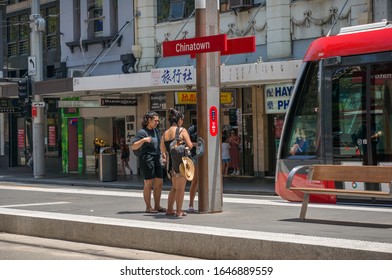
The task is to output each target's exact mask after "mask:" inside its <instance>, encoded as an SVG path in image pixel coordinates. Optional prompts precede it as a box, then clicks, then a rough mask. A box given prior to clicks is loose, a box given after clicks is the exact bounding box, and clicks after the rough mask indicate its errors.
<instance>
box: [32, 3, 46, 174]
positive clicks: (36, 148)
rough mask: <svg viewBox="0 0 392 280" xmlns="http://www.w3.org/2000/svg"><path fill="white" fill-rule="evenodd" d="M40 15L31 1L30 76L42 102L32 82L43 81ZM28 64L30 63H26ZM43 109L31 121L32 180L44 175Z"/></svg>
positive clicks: (38, 5)
mask: <svg viewBox="0 0 392 280" xmlns="http://www.w3.org/2000/svg"><path fill="white" fill-rule="evenodd" d="M39 13H40V1H39V0H32V1H31V15H30V21H31V23H30V27H31V33H30V38H31V40H30V48H31V56H33V57H35V63H36V65H35V69H36V74H35V75H34V76H32V80H33V95H34V99H33V100H34V101H36V102H37V101H42V96H41V95H39V94H38V93H37V92H36V90H35V87H34V82H38V81H42V80H43V59H42V31H43V30H41V29H42V28H43V26H44V24H45V22H44V20H43V18H42V17H41V15H40V14H39ZM28 63H30V62H28ZM43 113H44V108H42V107H38V108H37V117H35V118H34V119H33V169H34V178H42V177H44V175H45V143H44V114H43Z"/></svg>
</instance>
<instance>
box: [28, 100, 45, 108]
mask: <svg viewBox="0 0 392 280" xmlns="http://www.w3.org/2000/svg"><path fill="white" fill-rule="evenodd" d="M31 107H33V108H38V107H40V108H42V107H45V102H44V101H35V102H33V103H32V104H31Z"/></svg>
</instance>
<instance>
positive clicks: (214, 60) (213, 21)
mask: <svg viewBox="0 0 392 280" xmlns="http://www.w3.org/2000/svg"><path fill="white" fill-rule="evenodd" d="M218 2H219V1H218V0H216V1H210V0H208V1H207V0H195V9H196V16H195V25H196V26H195V28H196V32H195V33H196V37H203V36H211V35H218V34H219V13H218V7H219V5H218ZM196 90H197V105H196V106H197V126H198V129H197V133H198V136H199V137H200V138H202V139H203V140H204V155H202V156H200V157H199V158H198V168H197V170H198V174H197V176H198V187H199V212H200V213H215V212H222V201H223V183H222V171H221V170H222V168H221V132H220V53H218V52H210V53H199V54H196Z"/></svg>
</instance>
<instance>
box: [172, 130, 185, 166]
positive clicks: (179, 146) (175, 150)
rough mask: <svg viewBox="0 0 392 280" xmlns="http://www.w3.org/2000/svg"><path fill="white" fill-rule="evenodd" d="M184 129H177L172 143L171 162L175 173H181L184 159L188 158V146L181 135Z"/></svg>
mask: <svg viewBox="0 0 392 280" xmlns="http://www.w3.org/2000/svg"><path fill="white" fill-rule="evenodd" d="M182 129H183V128H181V129H180V128H179V127H177V129H176V137H175V138H174V140H173V141H172V142H171V143H170V146H169V147H170V150H169V153H170V160H171V167H172V169H173V170H174V172H176V173H179V172H180V169H179V168H180V164H181V163H182V157H186V156H188V153H187V149H186V145H185V142H184V140H182V139H180V133H181V130H182Z"/></svg>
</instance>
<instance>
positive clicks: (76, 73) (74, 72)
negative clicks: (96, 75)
mask: <svg viewBox="0 0 392 280" xmlns="http://www.w3.org/2000/svg"><path fill="white" fill-rule="evenodd" d="M82 74H83V70H79V69H68V78H77V77H82Z"/></svg>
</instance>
